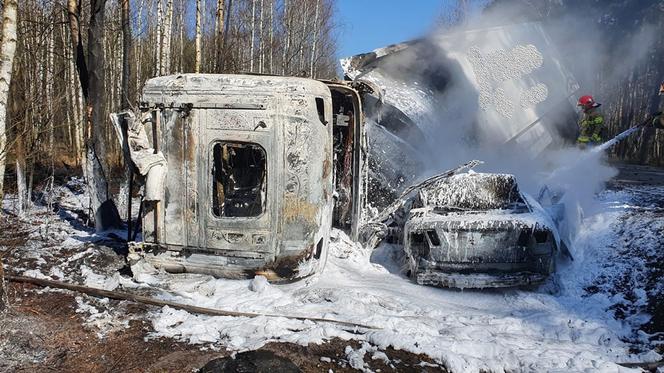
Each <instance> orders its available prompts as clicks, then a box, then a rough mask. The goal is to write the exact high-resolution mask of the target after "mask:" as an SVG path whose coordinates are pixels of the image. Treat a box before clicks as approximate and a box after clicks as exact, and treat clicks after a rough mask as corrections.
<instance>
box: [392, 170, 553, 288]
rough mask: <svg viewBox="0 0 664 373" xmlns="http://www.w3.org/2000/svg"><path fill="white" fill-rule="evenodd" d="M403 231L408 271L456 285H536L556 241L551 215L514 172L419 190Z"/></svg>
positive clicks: (461, 177)
mask: <svg viewBox="0 0 664 373" xmlns="http://www.w3.org/2000/svg"><path fill="white" fill-rule="evenodd" d="M403 232H404V249H405V253H406V257H407V262H408V269H409V274H410V276H411V277H412V278H413V279H414V280H415V281H416V282H417V283H419V284H422V285H434V286H443V287H455V288H487V287H512V286H523V285H535V284H539V283H541V282H543V281H544V280H546V278H547V277H548V276H549V275H550V274H551V273H552V272H553V271H554V270H555V260H556V256H557V253H558V251H559V247H560V244H561V243H560V237H559V234H558V230H557V228H556V225H555V223H554V222H553V220H552V219H551V217H550V215H549V214H548V213H547V212H546V211H545V210H544V209H543V208H542V206H541V205H540V204H539V203H538V202H537V201H536V200H535V199H534V198H532V197H530V196H529V195H527V194H525V193H522V192H520V191H519V188H518V185H517V182H516V178H515V177H514V176H513V175H509V174H492V173H488V174H487V173H475V172H472V171H470V172H468V173H463V174H456V175H453V176H451V177H448V178H442V179H440V180H437V181H436V182H435V183H433V184H431V185H428V186H426V187H423V188H421V189H419V191H418V193H417V196H416V197H415V198H414V200H413V203H412V207H411V208H410V210H409V215H408V218H407V220H406V223H405V226H404V230H403Z"/></svg>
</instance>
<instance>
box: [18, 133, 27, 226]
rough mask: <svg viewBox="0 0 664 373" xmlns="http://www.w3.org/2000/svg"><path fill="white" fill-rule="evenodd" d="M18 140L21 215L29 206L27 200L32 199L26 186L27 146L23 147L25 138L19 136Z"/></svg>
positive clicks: (19, 204) (19, 209)
mask: <svg viewBox="0 0 664 373" xmlns="http://www.w3.org/2000/svg"><path fill="white" fill-rule="evenodd" d="M17 136H18V137H17V139H16V148H15V149H16V189H17V193H18V206H17V210H18V213H19V215H22V214H23V212H25V209H26V207H27V205H28V203H27V200H28V199H29V198H30V197H29V196H28V193H27V186H26V185H25V181H26V177H25V146H24V145H23V138H22V137H23V136H22V135H21V134H18V135H17Z"/></svg>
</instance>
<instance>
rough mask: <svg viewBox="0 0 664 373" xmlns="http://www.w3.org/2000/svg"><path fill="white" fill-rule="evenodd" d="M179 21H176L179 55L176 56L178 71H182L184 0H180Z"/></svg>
mask: <svg viewBox="0 0 664 373" xmlns="http://www.w3.org/2000/svg"><path fill="white" fill-rule="evenodd" d="M180 1H181V2H180V12H179V16H180V21H179V22H178V24H179V27H180V55H179V56H178V71H179V72H184V67H183V62H182V60H183V59H184V9H185V0H180Z"/></svg>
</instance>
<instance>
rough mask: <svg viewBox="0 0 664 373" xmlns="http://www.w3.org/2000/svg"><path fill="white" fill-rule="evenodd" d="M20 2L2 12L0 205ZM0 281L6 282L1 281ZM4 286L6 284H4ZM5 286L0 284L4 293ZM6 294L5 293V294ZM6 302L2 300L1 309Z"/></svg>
mask: <svg viewBox="0 0 664 373" xmlns="http://www.w3.org/2000/svg"><path fill="white" fill-rule="evenodd" d="M17 8H18V1H16V0H5V1H4V2H3V12H2V45H1V46H0V203H2V200H3V198H4V179H5V162H6V159H7V152H8V147H7V124H6V120H7V99H8V98H9V84H10V83H11V79H12V69H13V67H14V55H15V54H16V38H17V37H16V23H17ZM0 281H4V279H3V280H0ZM3 284H4V283H3ZM3 284H0V292H2V288H3V286H2V285H3ZM3 294H4V292H3ZM3 308H4V302H2V301H1V299H0V309H3Z"/></svg>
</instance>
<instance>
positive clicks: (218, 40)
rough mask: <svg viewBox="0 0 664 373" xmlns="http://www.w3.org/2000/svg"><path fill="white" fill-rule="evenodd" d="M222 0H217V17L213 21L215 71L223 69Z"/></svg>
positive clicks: (219, 71)
mask: <svg viewBox="0 0 664 373" xmlns="http://www.w3.org/2000/svg"><path fill="white" fill-rule="evenodd" d="M224 15H225V14H224V0H217V17H216V23H215V43H214V46H215V51H216V53H215V71H216V72H218V73H221V72H222V71H223V64H224V63H223V62H224V61H223V47H224Z"/></svg>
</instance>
